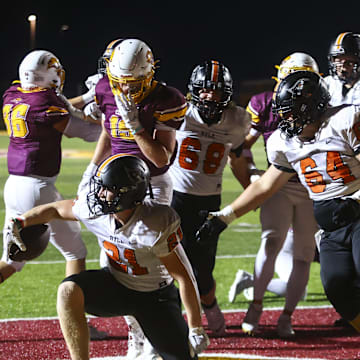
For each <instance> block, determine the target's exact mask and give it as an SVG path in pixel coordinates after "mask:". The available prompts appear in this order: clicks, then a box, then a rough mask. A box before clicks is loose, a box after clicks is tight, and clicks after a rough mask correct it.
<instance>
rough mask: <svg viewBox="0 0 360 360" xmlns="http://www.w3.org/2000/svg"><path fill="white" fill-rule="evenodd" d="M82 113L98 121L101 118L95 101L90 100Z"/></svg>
mask: <svg viewBox="0 0 360 360" xmlns="http://www.w3.org/2000/svg"><path fill="white" fill-rule="evenodd" d="M84 114H85V116H89V117H91V118H92V119H94V120H96V121H99V122H100V121H101V119H102V112H101V110H100V109H99V106H98V105H97V104H96V102H95V101H92V102H91V103H89V104H87V105H86V106H85V107H84Z"/></svg>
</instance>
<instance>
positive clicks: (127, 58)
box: [106, 39, 155, 103]
mask: <svg viewBox="0 0 360 360" xmlns="http://www.w3.org/2000/svg"><path fill="white" fill-rule="evenodd" d="M106 70H107V71H106V72H107V75H108V77H109V82H110V87H111V90H112V92H113V94H114V95H119V94H120V92H122V90H121V86H120V84H127V85H128V86H129V91H130V95H131V97H132V98H133V100H134V102H135V103H139V102H141V101H142V100H143V99H144V98H145V97H146V96H147V95H148V93H149V91H150V89H151V83H152V80H153V77H154V73H155V61H154V56H153V53H152V51H151V49H150V48H149V47H148V46H147V45H146V44H145V43H144V42H143V41H141V40H138V39H126V40H123V41H122V42H121V43H120V44H119V45H117V46H116V47H115V49H114V51H113V52H112V54H111V57H110V61H109V62H108V63H107V69H106Z"/></svg>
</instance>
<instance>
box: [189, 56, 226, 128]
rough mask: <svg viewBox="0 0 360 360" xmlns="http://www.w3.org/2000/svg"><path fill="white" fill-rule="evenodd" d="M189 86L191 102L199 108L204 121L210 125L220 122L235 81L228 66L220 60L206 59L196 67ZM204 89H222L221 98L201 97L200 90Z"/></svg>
mask: <svg viewBox="0 0 360 360" xmlns="http://www.w3.org/2000/svg"><path fill="white" fill-rule="evenodd" d="M188 88H189V91H190V95H191V102H192V103H193V104H194V105H195V106H196V107H197V109H198V110H199V113H200V115H201V118H202V119H203V120H204V122H205V123H206V124H208V125H209V126H210V125H212V124H215V123H217V122H219V121H220V119H221V114H222V112H223V111H224V109H225V108H226V106H227V105H228V104H229V103H230V101H231V97H232V94H233V81H232V77H231V74H230V72H229V70H228V68H227V67H226V66H224V65H223V64H222V63H220V62H219V61H215V60H209V61H206V62H205V63H204V64H202V65H198V66H196V67H195V69H194V70H193V72H192V74H191V77H190V82H189V85H188ZM203 89H209V90H220V91H221V93H222V97H221V100H220V101H219V102H217V101H208V100H202V99H200V96H199V95H200V91H201V90H203Z"/></svg>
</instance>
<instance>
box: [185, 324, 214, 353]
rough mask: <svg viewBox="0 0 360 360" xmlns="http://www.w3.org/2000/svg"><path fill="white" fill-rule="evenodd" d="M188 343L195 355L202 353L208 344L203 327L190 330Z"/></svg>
mask: <svg viewBox="0 0 360 360" xmlns="http://www.w3.org/2000/svg"><path fill="white" fill-rule="evenodd" d="M189 341H190V344H191V346H192V349H193V351H194V352H195V354H200V353H201V352H203V351H204V350H205V349H206V348H207V347H208V346H209V344H210V340H209V337H208V336H207V334H206V332H205V330H204V328H203V327H197V328H192V329H190V331H189Z"/></svg>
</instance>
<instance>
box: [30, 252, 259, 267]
mask: <svg viewBox="0 0 360 360" xmlns="http://www.w3.org/2000/svg"><path fill="white" fill-rule="evenodd" d="M254 257H256V254H244V255H219V256H216V259H241V258H254ZM98 261H99V259H86V262H91V263H92V262H98ZM27 264H31V265H52V264H65V260H41V261H28V262H27Z"/></svg>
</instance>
